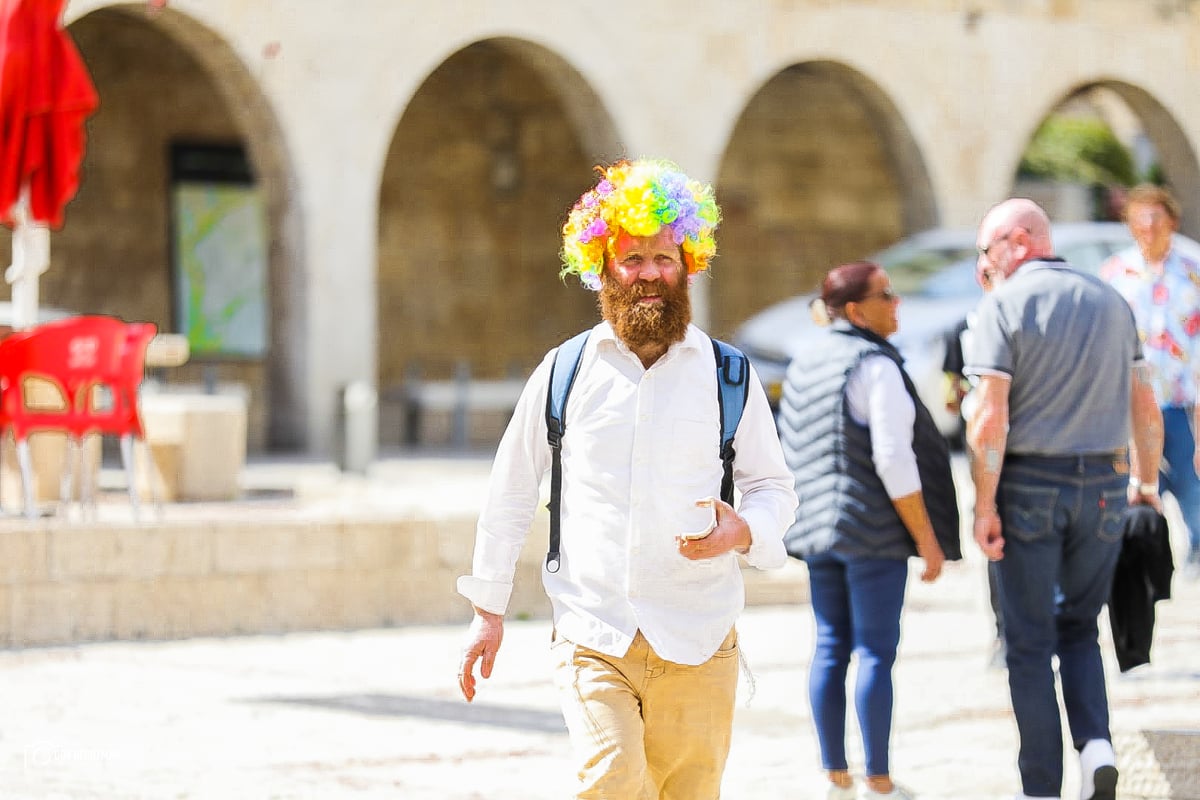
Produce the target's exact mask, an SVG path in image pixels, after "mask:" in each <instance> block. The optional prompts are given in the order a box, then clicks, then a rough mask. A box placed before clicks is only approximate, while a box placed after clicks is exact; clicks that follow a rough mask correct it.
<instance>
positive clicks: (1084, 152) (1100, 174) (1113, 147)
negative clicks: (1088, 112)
mask: <svg viewBox="0 0 1200 800" xmlns="http://www.w3.org/2000/svg"><path fill="white" fill-rule="evenodd" d="M1019 173H1020V175H1021V176H1022V177H1032V178H1045V179H1049V180H1059V181H1073V182H1078V183H1091V184H1097V183H1099V184H1110V185H1111V184H1120V185H1121V186H1132V185H1133V184H1134V183H1136V182H1137V175H1136V174H1135V173H1134V168H1133V156H1132V155H1130V153H1129V150H1128V149H1127V148H1126V147H1125V146H1124V145H1123V144H1121V142H1120V140H1118V139H1117V137H1116V135H1115V134H1113V132H1112V129H1111V128H1109V127H1108V126H1107V125H1105V124H1104V122H1103V121H1101V120H1098V119H1091V118H1087V117H1066V116H1051V117H1048V118H1047V119H1046V121H1045V122H1043V123H1042V125H1041V127H1040V128H1038V131H1037V133H1035V134H1034V135H1033V141H1032V142H1030V143H1029V147H1028V148H1026V150H1025V155H1024V156H1023V157H1022V158H1021V166H1020V168H1019Z"/></svg>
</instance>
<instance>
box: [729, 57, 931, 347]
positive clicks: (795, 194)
mask: <svg viewBox="0 0 1200 800" xmlns="http://www.w3.org/2000/svg"><path fill="white" fill-rule="evenodd" d="M717 197H718V200H719V202H720V203H721V208H722V211H723V213H724V222H723V224H722V226H721V229H720V231H719V232H718V233H719V236H718V248H719V255H718V259H717V260H716V261H715V262H714V267H713V270H714V272H715V273H717V274H718V275H719V274H720V272H721V271H722V269H723V268H724V267H725V265H729V270H730V271H731V272H732V273H733V274H732V275H730V276H728V277H723V278H720V279H718V280H716V281H715V282H714V283H713V285H712V292H713V294H714V295H715V302H714V303H713V307H712V319H713V331H714V333H716V334H718V335H728V334H729V333H730V332H731V331H732V329H733V328H734V327H736V325H737V324H738V323H739V322H741V321H742V320H744V319H746V318H747V317H749V316H750V315H752V314H753V313H754V312H755V311H758V310H759V309H761V308H763V307H765V306H767V305H769V304H771V303H773V302H775V301H777V300H780V299H782V298H784V297H787V296H789V295H793V294H796V293H798V292H802V291H808V290H810V289H812V288H813V287H814V286H815V285H816V284H817V282H818V281H819V279H820V277H821V276H822V275H823V274H824V273H825V272H826V271H827V270H828V269H829V268H830V267H831V266H833V265H835V264H837V263H839V262H842V261H846V260H849V259H854V258H862V257H864V256H866V255H868V254H870V253H871V252H874V251H875V250H877V249H879V248H881V247H884V246H886V245H888V244H890V243H892V242H894V241H895V240H897V239H899V238H901V237H902V236H904V235H906V234H909V233H913V232H915V231H918V230H923V229H925V228H929V227H932V226H934V225H936V224H937V222H938V216H939V215H938V210H937V207H936V202H935V199H934V191H933V185H932V182H931V180H930V177H929V172H928V168H927V166H926V163H925V158H924V157H923V155H922V154H921V151H920V149H919V148H918V146H917V143H916V139H915V138H914V136H913V134H912V132H911V131H910V129H909V127H908V125H907V124H906V123H905V121H904V118H903V117H902V115H901V114H900V111H899V109H898V108H897V107H896V105H895V103H894V102H893V101H892V100H891V98H889V97H888V96H887V95H886V94H885V93H884V91H883V90H882V89H881V88H880V87H879V86H878V85H877V84H876V83H875V82H874V81H872V80H871V79H870V78H868V77H867V76H865V75H863V74H862V73H861V72H858V71H857V70H855V69H853V68H851V67H848V66H846V65H844V64H840V63H836V62H830V61H815V62H806V63H801V64H794V65H792V66H789V67H786V68H785V69H782V70H780V71H779V72H777V73H775V74H774V75H773V76H772V77H771V78H770V79H768V80H767V81H766V82H765V83H764V84H763V85H762V86H761V87H760V88H759V89H758V90H757V92H755V93H754V95H753V96H752V97H751V98H750V100H749V101H748V102H747V103H746V105H745V108H744V110H743V111H742V113H741V116H740V117H739V119H738V120H737V122H736V124H735V126H734V128H733V131H732V133H731V135H730V137H729V142H728V144H727V145H726V148H725V152H724V155H723V156H722V160H721V168H720V171H719V173H718V178H717Z"/></svg>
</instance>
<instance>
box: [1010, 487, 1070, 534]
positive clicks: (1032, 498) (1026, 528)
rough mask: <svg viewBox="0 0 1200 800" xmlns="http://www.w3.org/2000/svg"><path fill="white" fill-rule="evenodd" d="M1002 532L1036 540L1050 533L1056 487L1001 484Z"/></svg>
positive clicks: (1056, 501)
mask: <svg viewBox="0 0 1200 800" xmlns="http://www.w3.org/2000/svg"><path fill="white" fill-rule="evenodd" d="M1002 491H1003V503H1002V505H1003V515H1004V517H1003V522H1004V529H1003V534H1004V535H1005V536H1014V537H1016V538H1017V539H1020V540H1021V541H1023V542H1036V541H1038V540H1039V539H1045V538H1046V537H1048V536H1050V535H1051V534H1052V533H1053V532H1054V507H1055V505H1057V504H1058V489H1054V488H1051V487H1046V486H1021V485H1013V484H1007V483H1006V484H1004V486H1003V489H1002Z"/></svg>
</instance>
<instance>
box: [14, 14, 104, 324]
mask: <svg viewBox="0 0 1200 800" xmlns="http://www.w3.org/2000/svg"><path fill="white" fill-rule="evenodd" d="M65 3H66V0H0V222H3V223H4V224H6V225H9V226H11V227H13V266H12V268H10V269H9V270H8V272H7V273H6V278H7V279H8V280H9V282H10V283H13V284H14V286H13V301H14V306H15V307H16V306H19V305H20V302H19V299H18V285H17V281H20V280H24V281H26V282H30V281H31V282H32V285H33V289H32V291H33V307H34V309H36V305H37V288H36V286H37V284H36V281H37V276H38V275H39V274H40V273H41V272H43V271H44V270H45V267H46V265H47V264H48V262H49V247H48V244H43V242H42V241H40V239H44V237H45V232H44V230H43V231H38V230H37V229H38V228H39V227H42V228H44V226H50V227H54V228H60V227H62V223H63V209H64V208H65V207H66V205H67V203H68V202H69V201H70V200H71V198H72V197H74V196H75V190H76V189H77V188H78V186H79V164H80V162H81V161H82V160H83V150H84V135H85V132H84V125H83V123H84V119H85V118H86V117H87V116H88V115H89V114H91V113H92V112H94V111H95V110H96V107H97V106H98V105H99V98H98V97H97V95H96V89H95V87H94V86H92V81H91V78H90V77H89V76H88V72H87V68H86V67H85V66H84V63H83V59H82V58H80V56H79V51H78V50H76V48H75V44H74V43H73V42H72V41H71V38H70V36H68V35H67V32H66V30H64V29H63V27H62V22H61V20H62V10H63V6H64V5H65ZM15 310H16V308H14V311H15ZM31 322H32V319H30V320H28V321H27V322H26V324H29V323H31ZM19 327H23V326H19Z"/></svg>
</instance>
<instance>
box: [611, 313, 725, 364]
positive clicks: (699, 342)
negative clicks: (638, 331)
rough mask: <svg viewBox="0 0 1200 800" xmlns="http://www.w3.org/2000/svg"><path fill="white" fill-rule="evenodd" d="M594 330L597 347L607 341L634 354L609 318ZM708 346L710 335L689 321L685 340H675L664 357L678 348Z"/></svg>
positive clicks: (690, 348) (692, 348)
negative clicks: (618, 336) (620, 337)
mask: <svg viewBox="0 0 1200 800" xmlns="http://www.w3.org/2000/svg"><path fill="white" fill-rule="evenodd" d="M592 331H593V334H594V335H595V337H596V346H597V347H599V346H600V345H601V343H605V342H607V343H608V346H609V347H615V348H616V349H617V350H619V351H621V352H622V353H628V354H629V355H630V356H631V357H632V356H633V351H632V350H630V349H629V348H628V347H627V346H626V345H625V343H624V342H622V341H621V340H620V339H618V338H617V332H616V331H614V330H613V327H612V325H611V324H609V322H608V320H604V321H603V322H601V323H600V324H599V325H597V326H596V327H595V328H593V329H592ZM706 347H708V348H710V349H711V347H712V345H710V344H709V342H708V337H707V336H706V335H705V334H704V332H703V331H702V330H700V329H699V328H697V327H696V325H695V324H694V323H688V326H687V333H685V334H684V336H683V341H679V342H675V344H673V345H671V346H670V347H669V348H667V352H666V353H665V354H664V355H663V358H667V357H668V356H669V355H671V353H673V352H674V351H676V350H703V349H704V348H706Z"/></svg>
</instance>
